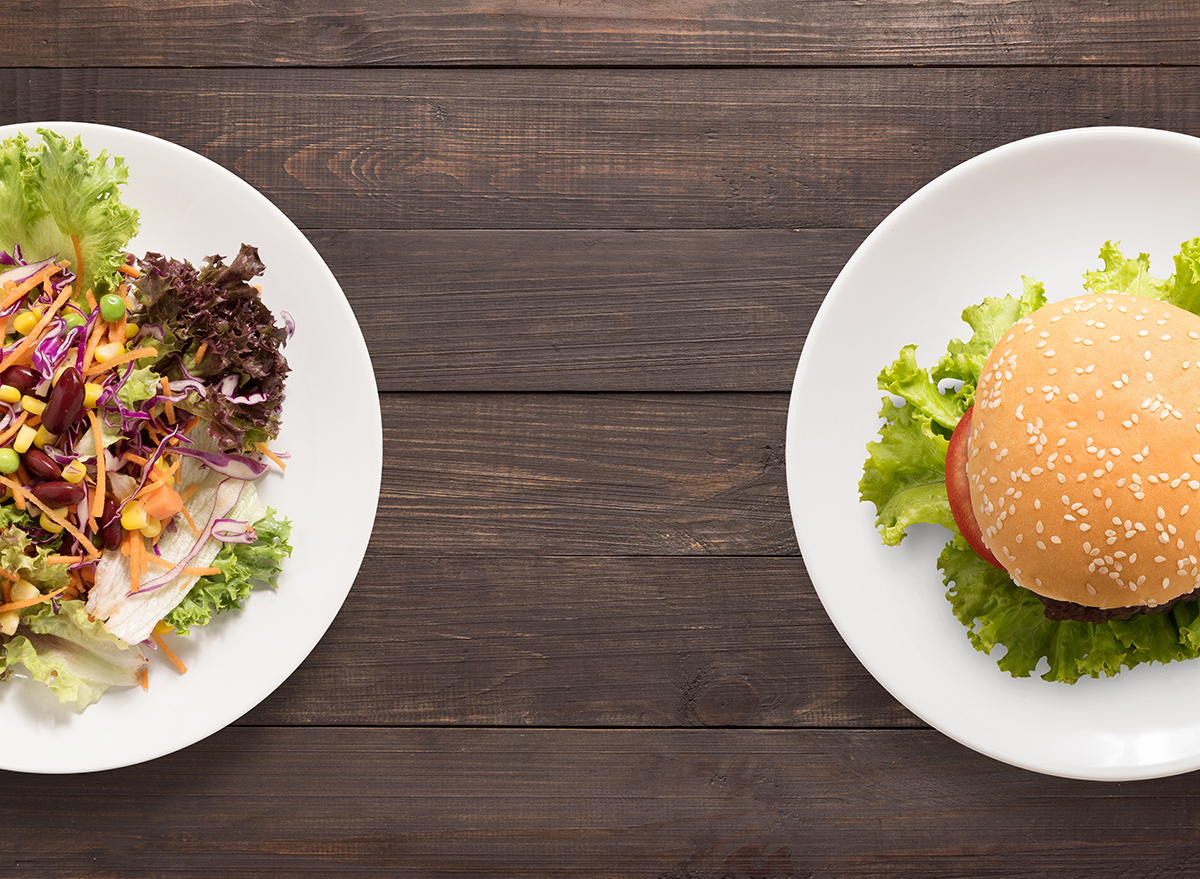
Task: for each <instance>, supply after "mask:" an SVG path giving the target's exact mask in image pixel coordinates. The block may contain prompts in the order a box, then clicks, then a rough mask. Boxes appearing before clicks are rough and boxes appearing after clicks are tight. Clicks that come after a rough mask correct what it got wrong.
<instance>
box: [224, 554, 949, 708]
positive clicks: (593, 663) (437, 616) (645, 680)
mask: <svg viewBox="0 0 1200 879" xmlns="http://www.w3.org/2000/svg"><path fill="white" fill-rule="evenodd" d="M946 613H950V609H949V605H947V608H946ZM216 625H220V622H219V621H218V622H217V623H216ZM963 638H964V640H965V639H966V634H965V631H964V634H963ZM242 722H243V723H249V724H253V725H267V724H277V725H296V724H306V725H311V724H323V725H331V724H336V725H387V726H398V725H404V726H414V725H437V724H443V725H457V726H462V725H470V726H509V727H519V726H538V727H699V726H714V727H721V726H739V727H826V728H832V727H843V728H844V727H902V726H921V725H923V724H921V722H920V721H919V720H918V719H917V718H916V717H914V716H913V715H912V714H910V713H909V712H908V711H906V710H905V709H904V708H903V707H901V706H900V705H899V703H897V702H896V701H895V700H894V699H893V698H892V697H891V696H890V695H888V694H887V692H886V691H885V690H884V689H883V688H882V687H880V686H879V685H878V684H877V683H876V682H875V681H874V679H873V678H872V677H871V676H870V674H869V673H868V672H867V671H866V670H865V669H864V668H863V667H862V666H861V665H860V664H859V663H858V661H857V660H856V659H855V658H854V656H853V654H852V653H851V652H850V650H849V648H847V647H846V645H845V644H844V642H843V641H842V639H841V637H840V636H839V635H838V633H837V630H836V629H834V627H833V624H832V623H831V622H830V620H829V618H828V616H826V614H825V611H824V609H823V608H822V607H821V603H820V601H819V600H818V598H817V595H816V593H815V592H814V591H813V588H812V584H811V583H810V582H809V580H808V576H807V574H806V573H805V571H804V565H803V563H802V562H801V561H800V559H798V558H788V559H745V558H704V559H695V558H682V559H666V558H628V557H617V558H537V559H526V558H476V557H465V558H464V557H453V558H421V557H417V558H413V557H409V556H398V555H391V554H386V553H383V552H379V551H373V552H371V553H370V554H368V556H367V559H366V561H365V562H364V565H363V568H362V571H361V572H360V574H359V577H358V580H357V581H356V583H355V585H354V588H353V589H352V590H351V592H350V596H349V598H348V599H347V601H346V604H345V605H344V606H343V609H342V612H341V614H340V615H339V616H338V618H337V619H336V620H335V622H334V623H333V626H332V627H331V628H330V630H329V632H328V633H327V634H326V636H325V638H324V639H323V640H322V642H321V643H320V645H319V646H318V647H317V648H316V650H315V651H314V652H313V653H312V655H311V656H310V657H309V658H308V660H307V661H305V662H304V664H303V665H301V667H300V668H299V669H298V670H297V671H296V672H295V674H293V675H292V677H291V678H290V679H289V680H288V681H287V683H285V684H284V685H283V686H282V687H281V688H280V689H279V690H278V691H277V692H276V693H275V694H274V695H272V696H271V697H269V698H268V699H267V700H266V701H265V702H264V703H263V704H262V705H260V706H259V707H258V708H257V709H255V710H254V711H252V712H250V714H248V715H247V716H246V717H245V718H244V719H243V721H242Z"/></svg>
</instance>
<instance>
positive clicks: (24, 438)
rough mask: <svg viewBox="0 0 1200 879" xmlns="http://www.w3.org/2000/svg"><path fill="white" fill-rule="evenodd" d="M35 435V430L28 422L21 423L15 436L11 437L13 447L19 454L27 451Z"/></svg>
mask: <svg viewBox="0 0 1200 879" xmlns="http://www.w3.org/2000/svg"><path fill="white" fill-rule="evenodd" d="M35 436H37V431H36V430H34V429H33V428H32V427H30V426H29V425H28V424H22V425H21V429H20V430H18V431H17V435H16V437H15V438H14V439H13V444H12V447H13V449H14V450H15V451H16V452H17V453H18V454H21V455H24V454H25V453H26V452H28V451H29V448H30V447H31V446H32V445H33V438H34V437H35Z"/></svg>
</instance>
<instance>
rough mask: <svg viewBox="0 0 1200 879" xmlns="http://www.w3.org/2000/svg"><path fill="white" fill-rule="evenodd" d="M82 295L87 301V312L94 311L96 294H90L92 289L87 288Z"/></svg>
mask: <svg viewBox="0 0 1200 879" xmlns="http://www.w3.org/2000/svg"><path fill="white" fill-rule="evenodd" d="M83 295H84V298H85V299H86V300H87V304H88V311H95V310H96V294H94V293H93V292H92V288H91V287H88V289H87V291H86V292H85V293H84V294H83ZM96 323H100V321H96Z"/></svg>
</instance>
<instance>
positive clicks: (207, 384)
mask: <svg viewBox="0 0 1200 879" xmlns="http://www.w3.org/2000/svg"><path fill="white" fill-rule="evenodd" d="M38 134H39V136H40V142H38V141H31V140H30V139H29V138H27V137H25V136H24V135H16V136H14V137H11V138H9V139H8V140H6V141H4V142H3V143H2V144H0V319H3V320H4V321H5V322H6V323H5V328H6V332H5V335H4V338H3V343H2V345H0V679H3V678H8V677H9V676H10V675H12V674H13V673H14V672H18V668H17V667H18V666H20V667H23V670H24V671H23V672H21V674H23V675H24V676H28V677H32V678H34V679H36V680H38V681H41V682H42V683H44V684H46V685H47V686H49V687H50V688H51V690H53V691H54V693H56V694H57V696H58V698H59V699H60V700H61V701H63V702H71V703H74V704H76V705H77V706H80V707H85V706H87V705H89V704H90V703H92V702H94V701H96V700H97V699H99V698H100V696H101V695H102V694H103V693H104V691H105V690H106V689H107V688H109V687H112V686H136V685H139V684H140V685H141V686H142V687H144V688H148V686H149V681H148V670H149V665H150V657H151V656H154V655H155V654H157V655H159V656H162V657H165V658H166V659H167V660H169V661H170V662H171V663H173V664H174V665H175V666H176V667H177V668H178V670H179V671H180V672H182V671H185V670H186V669H185V668H184V667H183V663H182V662H181V661H180V660H179V658H178V656H177V655H176V654H175V652H174V650H172V648H171V640H170V639H171V638H173V637H175V636H176V635H179V636H183V635H187V634H189V632H190V631H191V630H192V629H193V628H194V627H197V626H202V625H204V624H206V623H208V622H209V621H210V620H211V619H212V617H213V616H214V615H215V614H219V613H222V612H225V611H228V610H231V609H234V608H237V607H239V606H240V605H241V602H242V601H243V600H244V599H245V598H246V596H247V594H248V593H249V591H250V589H251V588H252V586H253V585H254V584H256V583H267V584H271V585H275V584H276V582H277V576H278V574H279V572H280V565H281V562H282V559H283V558H284V557H285V556H287V555H289V554H290V552H291V547H290V545H289V543H288V538H289V530H290V525H289V523H288V522H287V521H286V520H285V519H283V518H281V517H280V516H279V515H278V514H277V513H276V512H275V511H274V510H272V509H270V508H269V507H267V506H266V505H265V504H264V503H263V501H262V500H261V498H260V497H259V494H258V492H257V491H256V489H255V481H256V480H257V479H259V478H260V477H262V476H263V475H264V474H266V473H267V472H268V471H269V470H270V469H271V468H279V469H282V468H283V467H285V466H286V462H285V460H284V459H285V456H283V455H280V454H277V453H276V452H273V451H272V450H271V449H270V448H269V447H268V443H269V442H270V441H271V440H273V439H274V438H275V437H276V436H277V434H278V432H279V427H280V416H281V409H282V403H283V397H284V383H285V379H286V376H287V373H288V366H287V361H286V359H285V358H284V356H283V353H282V349H283V347H284V345H285V344H286V342H287V340H288V338H289V336H290V334H291V332H292V330H293V327H292V325H291V319H290V318H289V317H287V316H286V315H284V323H283V325H280V324H278V323H277V322H276V320H275V318H274V316H273V315H272V313H271V312H270V310H269V309H268V308H267V307H266V306H265V305H264V304H263V302H262V300H261V298H260V290H259V288H258V287H257V286H256V285H255V284H254V283H253V282H254V279H255V278H256V277H257V276H258V275H260V274H262V273H263V271H264V268H265V267H264V266H263V264H262V263H261V262H260V260H259V257H258V253H257V251H256V250H255V249H254V248H253V247H249V246H247V245H242V247H241V249H240V251H239V253H238V254H237V255H236V256H235V257H234V258H233V259H231V260H230V261H229V262H228V263H226V261H225V260H224V258H222V257H220V256H212V257H209V258H208V259H207V260H206V261H205V262H204V264H203V265H202V266H201V267H200V268H196V267H194V266H192V265H191V264H189V263H188V262H186V261H183V260H179V259H172V258H169V257H167V256H163V255H161V254H157V253H148V254H145V255H144V256H142V257H140V258H135V257H134V256H133V255H131V254H130V253H129V252H128V251H127V249H126V248H127V246H128V243H129V241H130V239H131V238H132V237H133V235H134V234H135V233H136V232H137V230H138V222H139V218H138V213H137V211H136V210H135V209H133V208H132V207H130V206H127V205H125V204H123V203H122V201H121V196H120V187H121V186H122V185H123V184H124V183H125V182H126V180H127V178H128V171H127V169H126V167H125V164H124V161H123V160H122V159H121V158H117V157H110V156H109V155H108V154H107V152H101V153H100V154H99V155H97V156H95V157H92V156H90V155H89V153H88V152H87V150H86V149H85V148H84V146H83V144H82V143H81V139H80V138H75V139H74V140H70V139H68V138H65V137H62V136H60V135H58V134H56V133H54V132H51V131H45V130H40V129H39V131H38Z"/></svg>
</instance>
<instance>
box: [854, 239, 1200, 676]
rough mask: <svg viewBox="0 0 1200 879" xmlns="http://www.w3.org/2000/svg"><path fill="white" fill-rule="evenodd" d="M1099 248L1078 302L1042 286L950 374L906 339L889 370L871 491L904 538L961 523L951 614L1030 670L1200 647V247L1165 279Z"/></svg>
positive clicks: (1100, 670)
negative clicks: (924, 361) (924, 360)
mask: <svg viewBox="0 0 1200 879" xmlns="http://www.w3.org/2000/svg"><path fill="white" fill-rule="evenodd" d="M1100 259H1101V261H1102V267H1100V268H1097V269H1094V270H1091V271H1085V272H1084V273H1083V285H1082V292H1081V293H1080V294H1079V295H1076V296H1072V297H1070V298H1068V299H1063V300H1061V301H1055V302H1053V303H1049V304H1048V299H1047V297H1046V295H1045V290H1044V288H1043V285H1042V284H1040V283H1039V282H1037V281H1036V280H1033V279H1031V278H1025V279H1024V287H1023V290H1022V292H1021V293H1020V295H1008V296H1000V297H989V298H986V299H984V300H983V301H982V302H980V303H979V304H977V305H973V306H970V307H969V308H967V309H965V310H964V311H963V313H962V318H963V320H964V321H965V323H967V324H968V325H969V326H970V327H971V329H972V330H973V335H972V336H971V337H970V338H969V339H967V340H966V341H962V340H960V339H952V340H950V341H949V343H948V345H947V348H946V352H945V353H944V354H943V355H942V356H941V358H940V359H939V360H938V361H937V363H936V364H935V365H933V366H931V367H924V366H922V365H920V364H919V363H918V361H917V357H916V347H917V346H915V345H906V346H904V347H903V348H901V350H900V354H899V356H898V357H897V358H896V360H895V361H894V362H893V363H891V364H890V365H888V366H886V367H885V368H884V369H883V370H882V371H881V372H880V373H879V377H878V386H879V388H880V389H881V390H882V391H884V392H885V395H884V397H883V400H882V406H881V409H880V412H879V414H880V416H881V422H880V427H879V436H878V437H877V438H876V439H875V440H873V441H871V442H869V443H868V444H867V452H868V457H867V460H866V462H865V464H864V466H863V475H862V479H861V480H860V482H859V494H860V497H861V498H862V500H863V501H867V502H870V503H872V504H874V506H875V513H876V515H875V524H876V527H877V529H878V531H879V535H880V538H881V539H882V541H883V543H884V544H886V545H889V546H895V545H898V544H899V543H900V542H901V541H902V540H903V539H904V537H905V535H906V534H907V533H908V531H909V529H910V528H912V527H913V526H917V525H921V524H926V523H927V524H932V525H938V526H945V527H946V528H949V529H950V531H951V534H950V537H949V540H948V541H947V543H946V544H945V547H944V548H943V550H942V552H941V554H940V555H939V557H938V560H937V566H938V569H939V570H940V571H941V573H942V580H943V582H944V584H945V586H946V593H945V594H946V598H947V599H948V601H949V603H950V609H951V610H952V612H953V614H954V616H955V617H957V618H958V620H959V621H960V622H961V623H962V624H963V626H964V627H965V630H966V636H967V638H968V639H969V640H970V642H971V644H972V645H973V646H974V647H975V648H976V649H977V650H980V651H982V652H984V653H989V654H991V653H992V651H993V649H994V648H996V647H1002V648H1003V651H1002V652H1001V653H999V654H997V658H996V662H997V665H999V666H1000V668H1001V669H1003V670H1004V671H1007V672H1008V673H1009V674H1011V675H1014V676H1016V677H1026V676H1028V675H1030V674H1033V673H1038V674H1040V675H1041V677H1042V678H1044V679H1045V680H1051V681H1059V682H1063V683H1074V682H1075V681H1077V680H1079V679H1080V678H1081V677H1084V676H1090V677H1101V676H1112V675H1115V674H1119V673H1120V672H1121V671H1122V670H1123V669H1127V668H1132V667H1134V666H1136V665H1140V664H1142V663H1147V662H1161V663H1166V662H1176V661H1180V660H1187V659H1198V658H1200V600H1198V599H1200V591H1197V584H1198V583H1200V238H1194V239H1191V240H1189V241H1185V242H1184V243H1183V244H1182V245H1181V249H1180V252H1179V254H1178V255H1177V256H1176V257H1175V260H1174V266H1175V273H1174V274H1172V275H1171V276H1170V277H1168V278H1166V279H1159V278H1156V277H1154V276H1153V275H1152V274H1151V273H1150V258H1149V257H1148V256H1147V255H1146V254H1139V255H1138V256H1137V257H1135V258H1127V257H1125V256H1123V255H1122V254H1121V252H1120V250H1119V249H1118V248H1117V246H1116V245H1115V244H1113V243H1111V242H1109V243H1106V244H1105V245H1104V246H1103V247H1101V249H1100Z"/></svg>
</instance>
